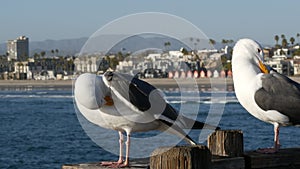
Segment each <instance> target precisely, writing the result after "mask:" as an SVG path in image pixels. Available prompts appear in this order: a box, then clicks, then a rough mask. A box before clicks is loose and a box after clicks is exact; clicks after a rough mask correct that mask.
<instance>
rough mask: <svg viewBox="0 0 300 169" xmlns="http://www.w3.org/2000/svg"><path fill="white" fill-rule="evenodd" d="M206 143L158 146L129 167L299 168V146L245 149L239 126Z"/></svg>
mask: <svg viewBox="0 0 300 169" xmlns="http://www.w3.org/2000/svg"><path fill="white" fill-rule="evenodd" d="M207 144H208V145H207V146H204V145H198V146H175V147H161V148H158V149H156V150H154V151H153V152H152V154H151V157H150V159H143V160H133V161H131V166H130V168H131V169H146V168H150V169H198V168H199V169H252V168H253V169H263V168H267V169H298V168H300V147H299V148H288V149H280V150H279V152H277V153H275V154H261V153H257V152H255V151H251V152H244V145H243V133H242V131H240V130H220V131H216V132H214V133H212V134H211V135H210V136H209V137H208V141H207ZM104 168H106V167H102V166H101V165H99V162H98V163H86V164H65V165H63V166H62V169H104Z"/></svg>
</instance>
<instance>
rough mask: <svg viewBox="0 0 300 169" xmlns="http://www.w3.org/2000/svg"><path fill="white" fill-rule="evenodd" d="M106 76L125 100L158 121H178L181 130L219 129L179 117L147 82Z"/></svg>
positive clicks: (114, 75)
mask: <svg viewBox="0 0 300 169" xmlns="http://www.w3.org/2000/svg"><path fill="white" fill-rule="evenodd" d="M104 76H105V78H106V79H107V80H108V81H110V82H111V85H112V86H113V87H114V88H115V89H117V90H118V93H120V94H121V95H122V97H123V98H125V99H126V100H128V101H129V102H130V103H131V104H133V105H134V106H135V107H137V108H138V109H139V110H140V111H142V112H147V113H151V114H152V115H154V116H155V118H156V119H158V120H162V122H165V121H167V122H168V124H169V123H171V124H175V121H176V120H177V121H176V122H177V125H179V126H180V127H181V128H193V129H202V128H203V127H205V128H207V129H219V128H218V127H216V126H211V125H208V124H204V123H202V122H199V121H195V120H192V119H189V118H187V117H184V116H181V115H179V114H178V112H177V111H176V110H175V109H174V108H173V107H172V106H171V105H170V104H168V103H167V102H166V101H165V99H164V98H163V95H162V93H161V92H160V91H159V90H158V89H157V88H155V87H154V86H152V85H151V84H149V83H147V82H145V81H142V80H140V79H138V78H136V77H133V76H130V75H127V74H123V73H117V72H106V73H105V74H104ZM178 117H179V118H178ZM168 124H167V125H168ZM192 124H193V125H192Z"/></svg>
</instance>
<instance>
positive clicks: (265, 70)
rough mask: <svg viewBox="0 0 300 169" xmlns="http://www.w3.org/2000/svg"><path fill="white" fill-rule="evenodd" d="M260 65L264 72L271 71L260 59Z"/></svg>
mask: <svg viewBox="0 0 300 169" xmlns="http://www.w3.org/2000/svg"><path fill="white" fill-rule="evenodd" d="M258 67H259V69H260V71H261V72H262V73H265V74H268V73H269V69H268V68H267V66H266V65H265V64H263V63H262V61H259V64H258Z"/></svg>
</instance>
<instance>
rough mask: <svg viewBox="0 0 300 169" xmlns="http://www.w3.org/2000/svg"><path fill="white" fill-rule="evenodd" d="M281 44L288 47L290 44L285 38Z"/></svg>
mask: <svg viewBox="0 0 300 169" xmlns="http://www.w3.org/2000/svg"><path fill="white" fill-rule="evenodd" d="M281 44H282V47H283V48H286V47H287V45H288V41H287V40H286V39H285V38H284V39H282V41H281Z"/></svg>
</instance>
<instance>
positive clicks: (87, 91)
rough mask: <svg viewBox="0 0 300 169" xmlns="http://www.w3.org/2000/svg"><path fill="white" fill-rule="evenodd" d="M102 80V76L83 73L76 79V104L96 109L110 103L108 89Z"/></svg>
mask: <svg viewBox="0 0 300 169" xmlns="http://www.w3.org/2000/svg"><path fill="white" fill-rule="evenodd" d="M102 78H103V77H102V76H97V75H95V74H90V73H85V74H82V75H80V76H79V77H78V78H77V79H76V82H75V90H74V96H75V100H76V102H77V104H81V105H82V106H84V107H86V108H88V109H98V108H100V107H101V106H103V105H110V104H111V103H112V100H111V97H110V96H109V95H110V92H109V88H108V87H107V86H106V85H105V84H104V82H103V79H102Z"/></svg>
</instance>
